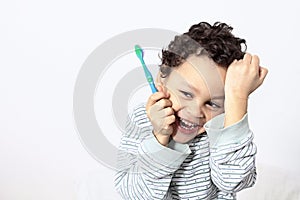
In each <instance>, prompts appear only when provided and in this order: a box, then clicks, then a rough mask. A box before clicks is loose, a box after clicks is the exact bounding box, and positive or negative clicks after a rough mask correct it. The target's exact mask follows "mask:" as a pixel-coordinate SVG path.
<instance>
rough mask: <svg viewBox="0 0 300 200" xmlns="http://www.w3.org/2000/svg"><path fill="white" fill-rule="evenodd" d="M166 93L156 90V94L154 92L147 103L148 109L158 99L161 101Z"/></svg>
mask: <svg viewBox="0 0 300 200" xmlns="http://www.w3.org/2000/svg"><path fill="white" fill-rule="evenodd" d="M165 96H166V95H165V93H163V92H155V93H154V94H152V95H151V96H150V97H149V98H148V101H147V104H146V109H148V108H149V107H150V106H152V105H154V104H155V103H156V102H157V101H159V100H160V99H163V98H165Z"/></svg>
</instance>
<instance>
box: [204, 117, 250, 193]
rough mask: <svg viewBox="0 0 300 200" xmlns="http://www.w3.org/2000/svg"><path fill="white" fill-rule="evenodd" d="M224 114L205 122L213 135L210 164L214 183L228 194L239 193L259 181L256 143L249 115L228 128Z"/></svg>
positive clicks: (211, 136)
mask: <svg viewBox="0 0 300 200" xmlns="http://www.w3.org/2000/svg"><path fill="white" fill-rule="evenodd" d="M224 118H225V116H224V114H222V115H219V116H217V117H215V118H214V119H212V120H210V121H209V122H207V123H206V124H205V129H206V131H207V134H208V136H209V138H210V153H211V155H210V166H211V169H212V171H211V176H212V180H213V182H214V184H215V185H216V186H217V187H218V188H219V189H220V190H221V192H224V193H236V192H238V191H240V190H242V189H244V188H247V187H251V186H252V185H253V184H254V183H255V179H256V168H255V154H256V146H255V145H254V143H253V133H252V131H251V130H250V129H249V126H248V115H247V114H246V115H244V116H243V118H242V119H241V120H240V121H238V122H236V123H235V124H233V125H231V126H228V127H226V128H224Z"/></svg>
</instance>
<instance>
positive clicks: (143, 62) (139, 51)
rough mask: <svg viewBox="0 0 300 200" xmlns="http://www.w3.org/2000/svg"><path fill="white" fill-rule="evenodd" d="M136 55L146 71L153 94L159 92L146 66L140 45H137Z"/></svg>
mask: <svg viewBox="0 0 300 200" xmlns="http://www.w3.org/2000/svg"><path fill="white" fill-rule="evenodd" d="M135 53H136V55H137V57H138V58H139V60H140V61H141V63H142V66H143V69H144V72H145V76H146V79H147V82H148V84H149V85H150V88H151V91H152V93H155V92H157V91H158V90H157V89H156V87H155V85H154V81H153V77H152V74H151V73H150V71H149V70H148V68H147V66H146V64H145V61H144V58H143V50H142V48H141V47H140V46H139V45H135Z"/></svg>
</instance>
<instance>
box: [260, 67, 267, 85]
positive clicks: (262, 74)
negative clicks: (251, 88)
mask: <svg viewBox="0 0 300 200" xmlns="http://www.w3.org/2000/svg"><path fill="white" fill-rule="evenodd" d="M267 74H268V69H267V68H264V67H260V68H259V79H260V80H261V83H262V82H263V81H264V79H265V78H266V76H267Z"/></svg>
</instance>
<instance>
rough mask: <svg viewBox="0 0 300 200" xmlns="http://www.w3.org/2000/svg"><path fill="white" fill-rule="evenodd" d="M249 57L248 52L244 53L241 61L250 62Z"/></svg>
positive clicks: (250, 57)
mask: <svg viewBox="0 0 300 200" xmlns="http://www.w3.org/2000/svg"><path fill="white" fill-rule="evenodd" d="M251 59H252V56H251V54H250V53H245V55H244V57H243V61H245V62H247V63H251Z"/></svg>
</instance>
